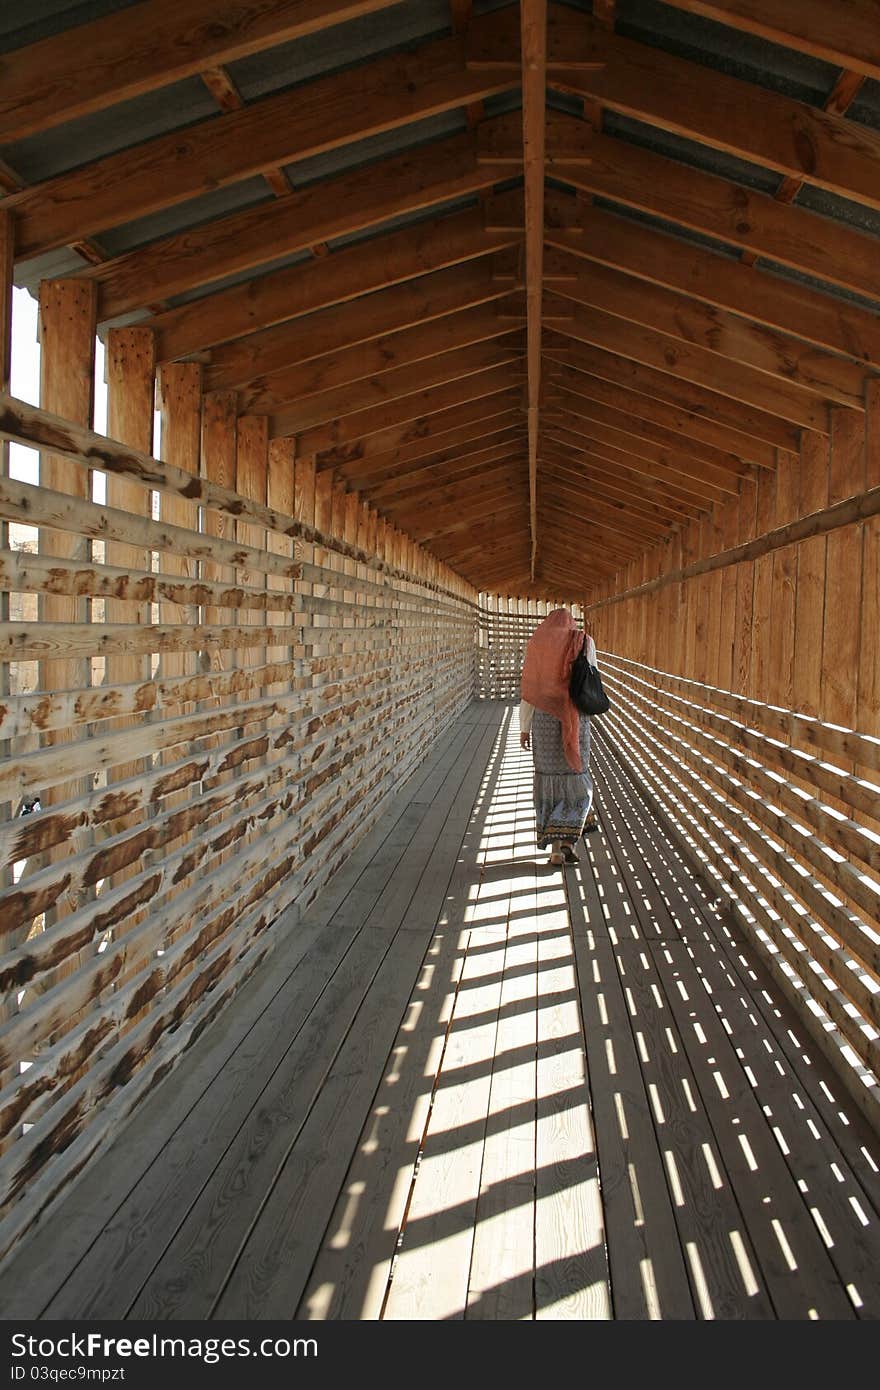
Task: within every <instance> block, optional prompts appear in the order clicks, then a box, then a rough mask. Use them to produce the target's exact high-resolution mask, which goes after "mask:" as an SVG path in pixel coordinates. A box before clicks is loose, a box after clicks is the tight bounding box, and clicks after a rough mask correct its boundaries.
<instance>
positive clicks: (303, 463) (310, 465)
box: [293, 457, 317, 689]
mask: <svg viewBox="0 0 880 1390" xmlns="http://www.w3.org/2000/svg"><path fill="white" fill-rule="evenodd" d="M316 487H317V475H316V472H315V460H314V458H299V457H297V458H296V460H295V462H294V466H293V506H294V512H293V514H294V516H295V517H296V519H297V521H302V522H303V523H304V524H305V525H306V526H314V525H315V490H316ZM316 549H317V547H316V546H314V545H312V544H311V543H310V544H308V545H304V546H303V547H302V551H303V557H304V560H305V562H306V563H307V564H314V563H316V561H315V553H316ZM314 587H315V586H314V584H312V582H311V581H310V580H298V581H297V585H296V588H297V593H299V594H301V595H302V602H303V605H304V606H305V605H307V604H308V600H309V597H310V595H311V594H312V593H313V592H314ZM303 618H304V619H305V620H307V621H308V620H310V614H308V613H307V612H304V613H303ZM295 651H297V652H303V651H304V648H303V646H302V643H300V644H299V646H298V647H296V648H295ZM315 679H316V678H315V676H314V675H313V673H312V672H311V671H310V670H308V669H307V670H306V671H305V672H304V673H303V674H302V675H300V676H296V677H295V680H296V684H297V689H311V687H312V686H313V685H314V684H315Z"/></svg>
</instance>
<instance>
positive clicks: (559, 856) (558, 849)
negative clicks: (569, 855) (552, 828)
mask: <svg viewBox="0 0 880 1390" xmlns="http://www.w3.org/2000/svg"><path fill="white" fill-rule="evenodd" d="M550 863H551V864H564V863H565V857H564V855H563V853H562V846H561V845H560V843H559V841H558V840H554V841H553V844H552V845H551V846H550Z"/></svg>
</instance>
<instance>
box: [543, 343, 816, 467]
mask: <svg viewBox="0 0 880 1390" xmlns="http://www.w3.org/2000/svg"><path fill="white" fill-rule="evenodd" d="M578 327H579V331H580V334H581V335H582V336H579V338H578V340H575V339H574V338H573V336H572V335H571V334H570V333H568V334H563V333H562V332H555V333H554V334H553V335H552V337H551V336H550V334H549V333H548V335H547V341H546V343H545V348H544V351H545V355H546V356H548V357H550V356H552V358H553V360H554V361H557V362H562V363H564V364H565V365H570V366H572V367H574V368H575V369H577V370H579V369H580V368H581V367H582V366H583V367H584V368H585V370H587V371H588V372H589V373H590V374H591V375H593V376H599V377H602V378H603V379H604V380H606V381H611V382H614V383H620V384H621V385H624V386H627V387H629V388H630V389H632V390H634V391H640V392H642V394H644V395H646V396H650V397H651V398H653V399H656V400H659V401H665V402H666V403H667V404H669V405H675V406H678V407H680V408H683V409H685V410H688V411H691V412H692V413H694V414H697V415H705V416H706V417H707V418H708V419H709V420H715V421H717V422H719V423H721V424H723V425H726V426H729V427H730V428H731V429H735V430H738V431H739V432H740V433H741V434H745V435H751V436H754V438H755V439H756V440H759V441H763V443H765V444H771V445H773V447H774V448H776V449H789V450H794V451H795V452H797V450H798V449H799V447H800V430H799V429H798V427H797V426H796V425H793V424H791V423H789V422H788V421H786V420H781V419H779V418H778V416H775V415H771V414H769V413H768V412H767V411H766V410H758V409H756V408H754V407H752V406H749V405H747V404H746V403H745V402H743V401H741V400H736V399H733V398H731V397H730V396H728V395H726V394H722V393H721V392H719V391H717V390H714V389H710V388H708V387H705V386H702V385H699V384H698V383H696V382H694V381H691V380H688V379H686V378H685V377H684V376H680V375H678V373H677V372H676V370H675V368H676V365H677V362H676V357H675V348H674V344H672V343H671V342H670V354H671V357H672V359H673V360H672V362H669V361H667V359H665V358H664V359H663V360H664V362H666V366H667V367H671V368H672V370H664V369H663V368H662V367H661V368H658V367H655V366H654V365H653V364H651V365H649V363H647V362H645V361H643V360H641V358H640V357H639V356H638V355H637V354H638V351H639V349H638V347H637V343H638V336H639V335H638V334H633V335H628V334H627V333H626V329H625V326H624V332H623V333H614V334H609V335H608V336H607V337H606V336H605V335H604V334H603V333H602V331H601V328H600V325H598V324H596V323H594V328H595V329H596V331H595V333H589V335H588V334H587V332H584V331H583V328H582V326H581V325H579V326H578ZM587 336H589V337H594V338H596V339H598V340H600V341H595V342H592V343H591V342H588V341H587ZM633 339H635V342H634V341H633ZM633 347H636V351H635V352H633V351H631V348H633ZM659 348H660V344H659V343H658V342H657V340H656V339H655V341H654V342H653V343H651V339H650V335H648V336H647V338H646V339H645V341H644V349H645V350H644V354H643V355H644V356H645V357H653V358H654V360H655V361H657V360H659V358H660V357H661V356H662V349H661V350H659V351H658V349H659Z"/></svg>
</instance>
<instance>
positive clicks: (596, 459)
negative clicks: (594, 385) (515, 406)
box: [547, 430, 735, 507]
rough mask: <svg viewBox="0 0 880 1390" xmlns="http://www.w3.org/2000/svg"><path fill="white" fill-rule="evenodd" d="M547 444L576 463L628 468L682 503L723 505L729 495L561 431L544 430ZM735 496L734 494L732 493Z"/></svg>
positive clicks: (708, 485) (645, 461) (671, 470)
mask: <svg viewBox="0 0 880 1390" xmlns="http://www.w3.org/2000/svg"><path fill="white" fill-rule="evenodd" d="M574 439H577V442H576V443H575V442H573V440H574ZM547 444H548V447H552V448H554V449H556V450H557V451H560V450H561V451H563V453H564V454H565V455H566V456H567V457H568V458H570V459H571V460H572V461H573V462H576V461H577V459H578V458H579V457H580V456H581V455H585V456H587V457H588V458H589V459H590V460H591V461H592V462H593V463H594V464H595V465H597V466H598V467H605V466H612V465H617V467H618V468H619V469H627V470H629V472H630V473H634V474H636V475H637V476H641V477H644V478H650V479H651V480H652V481H653V482H656V483H663V484H664V485H665V486H666V487H669V488H670V489H673V490H674V492H673V495H674V496H675V497H677V498H679V499H680V500H682V501H690V502H692V503H696V505H697V506H700V507H708V506H710V505H711V504H712V503H713V502H726V501H727V500H728V498H729V497H730V495H731V494H730V493H728V492H723V491H722V490H721V488H718V487H715V486H714V484H712V483H707V482H703V481H702V480H701V479H699V478H693V477H688V476H687V475H686V474H683V473H678V472H675V471H674V470H673V469H671V468H667V467H665V466H664V465H662V464H658V463H652V462H650V461H649V460H645V459H640V458H639V457H638V456H637V455H636V454H627V453H625V452H624V451H623V450H621V449H612V448H610V447H609V446H608V445H604V444H599V443H593V442H592V441H590V440H587V439H581V438H579V437H578V436H572V437H570V438H566V437H565V434H564V433H563V432H562V431H560V432H559V433H558V434H557V433H556V432H554V431H550V430H548V431H547ZM734 495H735V494H734Z"/></svg>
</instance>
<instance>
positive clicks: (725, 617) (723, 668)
mask: <svg viewBox="0 0 880 1390" xmlns="http://www.w3.org/2000/svg"><path fill="white" fill-rule="evenodd" d="M738 537H739V498H738V497H733V498H731V499H730V501H729V502H725V504H724V507H723V510H722V515H721V541H720V544H721V547H722V549H724V550H728V549H730V547H731V546H734V545H736V543H737V540H738ZM737 568H738V567H737V566H736V565H728V566H727V568H726V569H724V570H722V571H721V621H720V627H719V632H718V685H719V687H720V688H721V689H722V690H732V689H733V648H734V639H735V633H736V572H737ZM657 664H658V665H660V664H661V663H659V662H658V663H657Z"/></svg>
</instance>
